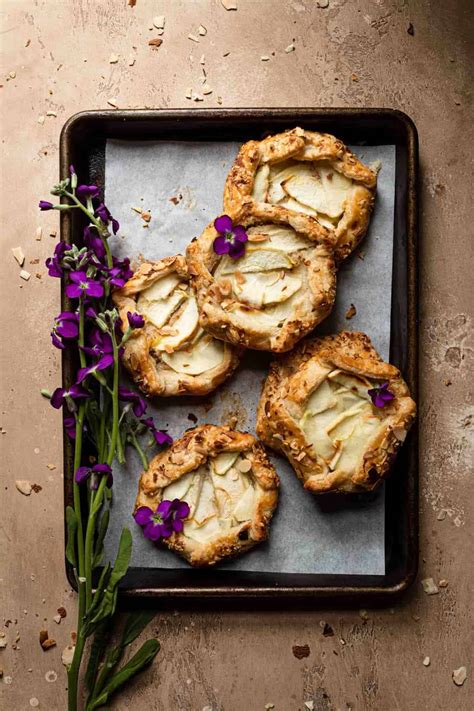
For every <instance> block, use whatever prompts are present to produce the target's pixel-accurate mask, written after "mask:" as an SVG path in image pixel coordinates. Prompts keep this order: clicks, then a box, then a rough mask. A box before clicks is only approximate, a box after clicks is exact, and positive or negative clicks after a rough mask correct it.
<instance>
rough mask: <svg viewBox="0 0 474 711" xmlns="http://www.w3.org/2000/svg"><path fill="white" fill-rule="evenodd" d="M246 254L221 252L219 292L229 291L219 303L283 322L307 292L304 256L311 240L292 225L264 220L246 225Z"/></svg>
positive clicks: (217, 275) (311, 246)
mask: <svg viewBox="0 0 474 711" xmlns="http://www.w3.org/2000/svg"><path fill="white" fill-rule="evenodd" d="M247 235H248V242H247V247H246V251H245V254H244V255H243V256H242V257H240V258H239V259H232V258H230V257H228V256H227V255H225V256H223V257H222V258H221V259H220V260H219V262H218V263H217V266H216V268H215V269H214V278H215V279H216V281H217V283H218V285H219V288H220V290H221V292H222V293H223V294H225V295H228V298H224V299H223V300H222V306H223V307H224V308H227V309H229V310H238V311H242V310H244V311H245V310H246V311H248V310H252V312H253V313H252V317H253V318H257V319H258V318H259V317H261V320H262V323H263V324H264V327H265V324H266V323H267V322H269V323H270V322H275V323H278V322H283V321H284V320H285V319H287V318H289V317H290V316H291V315H292V313H293V311H294V309H295V306H296V305H297V304H298V303H300V302H302V301H303V299H304V297H305V292H307V284H308V276H307V267H306V266H305V264H304V263H303V262H304V259H305V255H306V251H307V250H311V249H314V244H313V243H312V242H311V241H310V240H308V239H306V238H305V237H302V236H301V235H299V234H298V233H297V232H295V230H293V229H292V228H291V227H286V226H281V225H274V224H265V225H256V226H255V227H250V228H248V229H247Z"/></svg>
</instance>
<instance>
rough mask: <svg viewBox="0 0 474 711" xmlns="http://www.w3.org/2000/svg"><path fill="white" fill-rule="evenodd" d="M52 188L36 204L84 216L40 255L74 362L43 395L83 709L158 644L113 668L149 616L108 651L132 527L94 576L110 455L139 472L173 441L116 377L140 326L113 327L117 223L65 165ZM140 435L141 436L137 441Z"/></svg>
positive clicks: (62, 345) (59, 342)
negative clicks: (57, 432)
mask: <svg viewBox="0 0 474 711" xmlns="http://www.w3.org/2000/svg"><path fill="white" fill-rule="evenodd" d="M51 193H52V195H55V196H58V197H60V198H61V199H62V202H60V203H59V204H53V203H52V202H49V201H46V200H41V201H40V203H39V208H40V210H43V211H45V210H61V211H66V210H75V209H77V210H80V211H81V212H82V213H83V214H84V215H85V216H86V218H87V225H86V226H85V228H84V235H83V243H84V246H83V247H78V246H76V245H68V244H66V243H65V242H59V243H58V244H57V245H56V247H55V249H54V253H53V255H52V256H51V257H50V258H49V259H47V260H46V266H47V268H48V273H49V275H50V276H52V277H56V278H61V279H63V282H64V285H65V293H66V295H67V297H68V298H69V302H70V303H69V305H70V308H69V309H68V310H66V311H62V312H61V313H60V314H59V315H58V316H57V317H56V318H55V319H54V321H53V328H52V331H51V340H52V344H53V346H55V347H56V348H59V349H61V350H64V349H70V350H71V351H72V352H74V353H75V354H76V356H77V360H78V363H79V367H78V370H77V373H76V376H75V378H74V380H73V382H71V383H68V384H67V385H66V386H65V387H58V388H56V390H55V391H54V392H53V393H52V394H49V393H46V392H45V391H43V394H44V395H47V396H48V397H49V398H50V402H51V405H52V406H53V407H54V408H56V409H62V410H63V424H64V428H65V431H66V434H67V436H68V437H69V439H70V440H71V442H72V443H73V446H74V480H73V506H68V507H67V509H66V522H67V545H66V557H67V559H68V561H69V563H70V564H71V565H72V566H73V570H74V575H75V577H76V581H77V585H78V595H79V604H78V621H77V641H76V646H75V651H74V656H73V660H72V663H71V665H70V667H69V669H68V708H69V711H76V710H77V708H78V703H79V699H80V691H79V683H78V680H79V671H80V669H81V665H82V660H83V653H84V648H85V644H86V641H87V639H88V638H89V637H91V636H93V642H92V648H91V655H90V658H89V663H88V665H87V669H86V673H85V679H86V686H87V691H88V695H87V701H86V703H85V709H86V711H92V709H96V708H98V707H99V706H103V705H104V704H105V703H107V702H108V699H109V697H110V695H111V694H112V693H113V692H114V691H115V690H116V689H117V688H119V687H120V686H121V685H122V684H124V683H125V682H126V681H127V679H129V678H130V677H131V676H133V674H135V673H137V672H138V671H139V670H140V669H142V668H143V667H144V666H145V665H146V664H148V663H150V662H151V661H152V660H153V658H154V657H155V655H156V654H157V652H158V650H159V643H158V642H157V640H148V641H147V642H145V644H144V645H143V646H142V647H141V648H140V650H139V651H138V652H137V654H136V655H135V656H134V657H133V658H132V659H131V660H130V661H129V662H128V663H127V664H125V665H124V666H123V667H122V668H120V669H118V665H119V662H120V661H121V658H122V655H123V652H124V649H125V648H126V647H127V646H128V645H129V644H130V643H131V642H132V641H133V640H134V639H135V638H136V637H137V636H138V634H139V633H140V631H141V630H142V629H143V628H144V627H145V626H146V624H147V623H148V622H149V621H150V615H149V614H148V613H143V614H141V615H138V616H135V617H132V618H130V619H129V621H128V622H127V623H126V625H125V628H124V634H123V636H122V639H121V642H120V643H119V645H118V646H116V647H114V648H111V649H108V650H107V643H108V641H109V639H108V635H109V633H110V631H111V629H112V627H113V621H114V620H115V612H116V604H117V593H118V584H119V582H120V580H122V578H123V577H124V575H125V574H126V571H127V568H128V565H129V562H130V557H131V546H132V539H131V533H130V531H129V529H128V528H124V529H123V531H122V535H121V538H120V543H119V548H118V553H117V557H116V560H115V563H114V565H113V567H112V566H111V565H110V563H108V564H107V565H106V566H105V567H103V568H102V572H101V573H100V575H99V569H100V568H101V567H102V558H103V554H104V545H103V544H104V538H105V535H106V531H107V526H108V521H109V511H108V505H107V502H108V500H109V499H110V495H111V487H112V485H113V474H112V466H113V462H114V460H115V459H117V460H118V461H119V462H124V461H125V452H126V449H127V447H128V446H132V447H134V448H135V450H136V451H137V453H138V455H139V457H140V459H141V462H142V464H143V467H144V468H145V469H146V468H147V467H148V455H147V450H148V449H149V447H151V446H156V445H159V446H163V445H166V444H169V443H171V442H172V440H171V437H170V436H169V435H168V434H167V433H166V432H163V431H162V430H160V429H158V428H157V427H156V425H155V423H154V421H153V418H151V417H144V415H145V414H146V410H147V404H146V402H145V400H144V399H143V398H142V397H141V396H140V395H138V394H137V393H135V392H133V391H131V390H128V389H127V388H125V387H123V386H121V385H120V383H119V375H120V355H121V353H122V350H123V347H124V344H125V343H126V341H127V340H128V339H129V338H130V336H131V335H132V333H133V331H134V330H135V329H140V328H143V326H144V320H143V318H142V317H141V316H140V315H139V314H128V317H127V320H128V325H127V327H126V328H125V329H122V324H121V321H120V315H119V313H118V311H117V310H116V309H115V308H114V307H113V305H112V304H111V303H110V293H111V291H112V289H113V288H115V287H122V286H123V285H124V284H125V282H126V281H127V280H128V279H130V277H131V276H132V274H133V272H132V270H131V268H130V261H129V260H128V259H123V260H119V259H116V258H115V257H114V256H113V255H112V253H111V250H110V246H109V243H108V239H109V237H110V236H111V234H116V233H117V232H118V230H119V228H120V226H119V223H118V221H117V220H116V219H115V218H114V217H112V215H111V214H110V211H109V210H108V208H107V207H106V206H105V204H104V203H103V202H102V201H101V198H100V193H101V191H100V188H99V187H98V186H97V185H78V180H77V175H76V172H75V170H74V168H73V166H71V167H70V174H69V177H67V178H65V179H64V180H62V181H60V182H59V183H58V184H57V185H55V186H54V187H53V189H52V190H51ZM147 433H148V441H147V442H144V435H146V434H147ZM86 454H87V457H86Z"/></svg>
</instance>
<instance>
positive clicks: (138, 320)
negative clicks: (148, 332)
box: [127, 311, 145, 328]
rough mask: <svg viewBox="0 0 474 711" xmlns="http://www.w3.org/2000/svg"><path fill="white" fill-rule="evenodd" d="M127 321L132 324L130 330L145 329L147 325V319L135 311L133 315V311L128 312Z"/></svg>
mask: <svg viewBox="0 0 474 711" xmlns="http://www.w3.org/2000/svg"><path fill="white" fill-rule="evenodd" d="M127 319H128V323H129V324H130V328H143V326H144V325H145V319H144V318H143V316H142V315H141V314H139V313H138V311H134V312H133V313H132V312H131V311H127Z"/></svg>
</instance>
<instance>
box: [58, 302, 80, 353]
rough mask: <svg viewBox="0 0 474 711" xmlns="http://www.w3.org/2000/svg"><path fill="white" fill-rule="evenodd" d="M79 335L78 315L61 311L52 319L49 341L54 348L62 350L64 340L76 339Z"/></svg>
mask: <svg viewBox="0 0 474 711" xmlns="http://www.w3.org/2000/svg"><path fill="white" fill-rule="evenodd" d="M78 333H79V314H77V313H73V312H71V311H63V312H62V313H60V314H59V316H56V318H55V319H54V325H53V330H52V331H51V341H52V343H53V346H56V348H64V347H65V344H64V342H63V341H64V340H66V341H67V340H70V339H74V338H77V336H78Z"/></svg>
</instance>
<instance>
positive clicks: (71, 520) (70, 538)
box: [66, 506, 78, 566]
mask: <svg viewBox="0 0 474 711" xmlns="http://www.w3.org/2000/svg"><path fill="white" fill-rule="evenodd" d="M77 523H78V522H77V516H76V512H75V511H74V509H73V508H72V506H67V507H66V559H67V560H68V561H69V563H70V564H71V565H74V566H77V561H76V534H77Z"/></svg>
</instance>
